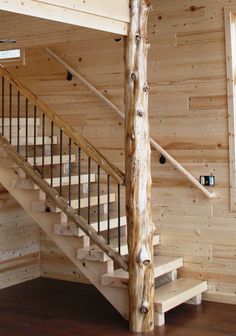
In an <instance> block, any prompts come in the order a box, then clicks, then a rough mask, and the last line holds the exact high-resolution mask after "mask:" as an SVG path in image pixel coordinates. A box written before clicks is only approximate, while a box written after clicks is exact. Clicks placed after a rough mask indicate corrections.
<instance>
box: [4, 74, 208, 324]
mask: <svg viewBox="0 0 236 336" xmlns="http://www.w3.org/2000/svg"><path fill="white" fill-rule="evenodd" d="M0 72H1V116H0V133H1V135H0V183H1V184H2V185H3V186H4V187H5V188H6V189H7V190H8V191H9V193H10V194H11V195H12V196H13V197H14V198H15V199H16V201H17V202H18V203H19V204H20V205H21V206H22V207H23V208H24V209H25V211H26V212H27V213H28V214H29V215H30V216H31V217H32V218H33V219H34V220H35V222H36V223H37V224H38V225H39V226H40V227H41V229H42V230H43V231H44V232H45V233H46V234H47V235H48V236H49V237H50V239H52V240H53V241H54V242H55V243H56V244H57V245H58V247H59V248H60V249H61V250H62V251H63V252H64V253H65V254H66V255H67V256H68V257H69V259H70V260H71V261H72V262H73V263H74V264H75V265H76V266H77V267H78V269H79V270H80V271H81V272H82V273H83V274H84V275H85V276H86V277H87V278H88V279H89V280H90V282H91V283H92V284H93V285H94V286H96V288H97V289H98V290H99V291H100V292H101V293H102V294H103V295H104V296H105V297H106V298H107V300H108V301H109V302H111V304H112V305H113V306H114V307H115V308H116V309H117V310H118V311H119V312H120V313H121V314H122V316H124V318H126V319H128V307H129V304H128V281H129V275H128V245H127V238H128V237H127V222H126V215H125V176H124V174H123V173H122V172H121V171H120V170H119V169H118V168H117V167H115V166H114V165H113V164H112V163H110V162H109V160H107V159H106V158H105V157H104V156H103V155H102V154H101V153H99V152H98V151H97V149H96V148H95V147H94V146H93V145H91V144H90V143H89V142H88V141H87V140H86V139H84V138H83V137H81V136H80V135H79V134H78V133H77V132H76V131H75V130H74V129H73V128H72V127H70V126H69V125H68V124H67V123H66V122H65V121H64V120H62V119H61V118H60V117H59V116H58V115H56V114H55V113H54V112H53V111H52V110H51V109H50V108H49V107H48V106H46V105H45V104H44V103H43V102H42V101H40V100H39V99H38V98H37V97H36V96H34V94H33V93H31V92H30V91H29V90H28V89H26V88H25V87H24V86H23V85H22V84H21V83H19V82H18V81H17V80H16V79H14V78H13V77H12V76H11V75H10V73H9V72H8V71H7V70H6V69H4V68H0ZM159 242H160V241H159V236H158V235H154V238H153V244H154V245H157V244H159ZM181 266H183V258H181V257H179V258H177V257H170V256H164V255H156V256H154V276H155V279H156V290H155V300H154V305H155V324H156V325H162V324H164V315H165V313H166V312H167V311H168V310H170V309H172V308H174V307H176V306H177V305H179V304H181V303H183V302H189V303H193V304H199V303H200V302H201V294H202V293H203V292H204V291H206V290H207V283H206V282H201V281H199V280H195V279H185V278H178V277H177V270H178V269H179V268H180V267H181Z"/></svg>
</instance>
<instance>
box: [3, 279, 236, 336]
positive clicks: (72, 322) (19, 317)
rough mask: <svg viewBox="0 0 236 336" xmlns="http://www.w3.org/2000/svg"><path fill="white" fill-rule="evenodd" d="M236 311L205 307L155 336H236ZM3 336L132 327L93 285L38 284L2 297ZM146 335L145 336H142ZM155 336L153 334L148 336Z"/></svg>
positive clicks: (174, 318)
mask: <svg viewBox="0 0 236 336" xmlns="http://www.w3.org/2000/svg"><path fill="white" fill-rule="evenodd" d="M235 316H236V306H233V305H225V304H219V303H210V302H204V303H203V304H202V305H201V306H197V307H196V306H191V305H182V306H180V307H179V308H177V309H174V310H172V311H171V312H169V313H167V314H166V325H165V326H163V327H161V328H156V329H155V332H154V333H153V335H154V336H183V335H186V336H189V335H191V336H236V319H235ZM0 335H1V336H16V335H17V336H23V335H24V336H25V335H30V336H42V335H45V336H98V335H104V336H108V335H109V336H121V335H122V336H128V335H134V334H132V333H130V332H129V331H128V324H127V322H125V321H124V320H123V319H122V318H121V317H120V316H119V314H118V313H117V312H116V311H115V310H114V309H113V308H112V306H111V305H110V304H109V303H107V302H106V300H104V298H103V297H102V296H101V295H100V294H99V293H98V292H97V291H96V289H94V288H93V287H91V286H89V285H79V284H75V283H70V282H64V281H56V280H49V279H37V280H32V281H29V282H27V283H23V284H20V285H17V286H14V287H11V288H7V289H3V290H1V291H0ZM143 335H144V334H143ZM149 335H150V334H149Z"/></svg>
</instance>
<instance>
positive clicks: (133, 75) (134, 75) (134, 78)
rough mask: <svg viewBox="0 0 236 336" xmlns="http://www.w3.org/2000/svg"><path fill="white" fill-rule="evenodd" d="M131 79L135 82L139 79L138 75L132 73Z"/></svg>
mask: <svg viewBox="0 0 236 336" xmlns="http://www.w3.org/2000/svg"><path fill="white" fill-rule="evenodd" d="M130 78H131V79H132V80H133V81H135V80H136V79H137V74H136V73H135V72H131V74H130Z"/></svg>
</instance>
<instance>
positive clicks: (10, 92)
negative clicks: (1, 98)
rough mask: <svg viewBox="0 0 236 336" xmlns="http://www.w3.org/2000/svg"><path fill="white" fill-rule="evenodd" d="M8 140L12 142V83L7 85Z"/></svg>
mask: <svg viewBox="0 0 236 336" xmlns="http://www.w3.org/2000/svg"><path fill="white" fill-rule="evenodd" d="M9 142H10V143H12V83H10V87H9Z"/></svg>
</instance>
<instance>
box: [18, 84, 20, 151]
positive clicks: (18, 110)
mask: <svg viewBox="0 0 236 336" xmlns="http://www.w3.org/2000/svg"><path fill="white" fill-rule="evenodd" d="M17 153H20V91H17Z"/></svg>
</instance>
